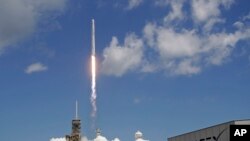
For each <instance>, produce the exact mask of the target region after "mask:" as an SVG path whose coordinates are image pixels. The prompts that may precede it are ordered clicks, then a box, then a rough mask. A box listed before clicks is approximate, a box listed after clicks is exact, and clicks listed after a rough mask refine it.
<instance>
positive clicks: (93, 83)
mask: <svg viewBox="0 0 250 141" xmlns="http://www.w3.org/2000/svg"><path fill="white" fill-rule="evenodd" d="M96 98H97V95H96V58H95V21H94V19H92V36H91V97H90V101H91V105H92V113H91V116H92V117H93V118H94V119H95V117H96V111H97V106H96Z"/></svg>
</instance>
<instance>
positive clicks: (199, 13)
mask: <svg viewBox="0 0 250 141" xmlns="http://www.w3.org/2000/svg"><path fill="white" fill-rule="evenodd" d="M232 3H233V0H192V4H191V5H192V15H193V19H194V21H195V22H196V23H199V24H205V25H204V27H205V29H206V30H210V29H211V28H212V27H213V25H214V24H215V23H219V22H223V21H224V20H223V19H221V17H220V15H221V10H220V8H221V7H224V8H229V7H230V5H231V4H232Z"/></svg>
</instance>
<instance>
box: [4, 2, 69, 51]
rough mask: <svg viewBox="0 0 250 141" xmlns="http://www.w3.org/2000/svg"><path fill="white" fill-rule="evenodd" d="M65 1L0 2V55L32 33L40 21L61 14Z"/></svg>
mask: <svg viewBox="0 0 250 141" xmlns="http://www.w3.org/2000/svg"><path fill="white" fill-rule="evenodd" d="M65 4H66V0H35V1H34V0H1V1H0V21H1V23H0V54H1V53H3V52H4V51H5V49H6V48H7V47H9V46H11V45H15V44H16V43H17V42H18V41H21V40H23V39H24V38H26V37H28V36H29V35H31V34H32V33H34V32H35V31H36V30H37V28H38V24H40V23H41V21H42V20H45V21H47V20H49V19H48V17H49V15H51V14H54V13H55V12H56V13H58V12H62V11H63V9H64V7H65Z"/></svg>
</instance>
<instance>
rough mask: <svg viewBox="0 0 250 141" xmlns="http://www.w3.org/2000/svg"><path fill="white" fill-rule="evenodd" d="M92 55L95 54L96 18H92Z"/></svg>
mask: <svg viewBox="0 0 250 141" xmlns="http://www.w3.org/2000/svg"><path fill="white" fill-rule="evenodd" d="M91 55H93V56H95V20H94V19H92V37H91Z"/></svg>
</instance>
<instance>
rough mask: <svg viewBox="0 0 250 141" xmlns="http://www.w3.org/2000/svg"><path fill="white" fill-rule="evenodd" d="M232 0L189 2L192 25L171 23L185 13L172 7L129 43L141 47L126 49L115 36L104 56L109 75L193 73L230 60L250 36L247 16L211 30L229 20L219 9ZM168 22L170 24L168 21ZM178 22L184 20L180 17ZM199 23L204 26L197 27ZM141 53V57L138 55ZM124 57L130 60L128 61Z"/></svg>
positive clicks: (146, 26)
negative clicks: (128, 73) (162, 19)
mask: <svg viewBox="0 0 250 141" xmlns="http://www.w3.org/2000/svg"><path fill="white" fill-rule="evenodd" d="M157 2H158V4H159V3H160V2H161V3H162V4H170V5H171V2H172V7H174V6H173V5H174V4H176V3H178V2H180V3H181V2H182V3H181V4H183V3H184V2H187V1H184V0H183V1H178V2H176V1H175V2H174V1H167V0H158V1H157ZM232 3H233V0H192V1H190V6H191V7H190V8H191V11H192V14H193V17H189V18H190V19H191V20H194V22H193V26H189V27H188V28H185V27H183V26H178V25H179V24H172V23H171V21H172V20H175V19H181V17H182V16H183V12H185V11H181V10H183V9H182V8H181V7H182V6H179V7H178V6H177V7H178V8H176V9H178V10H176V11H179V12H176V13H179V14H174V13H175V12H174V11H175V10H174V8H172V11H170V13H169V14H168V15H167V17H165V18H164V19H165V21H164V22H162V23H156V22H149V23H147V24H146V25H145V26H144V28H143V35H142V37H136V38H135V39H134V40H130V41H131V42H129V44H131V43H132V42H134V44H135V43H136V42H137V44H138V41H140V43H139V44H140V45H139V44H138V46H141V47H138V48H137V49H136V47H134V48H129V50H130V51H127V50H128V47H127V45H126V44H128V43H125V45H124V47H120V46H119V45H118V41H117V38H113V39H112V42H111V45H110V47H107V48H106V49H105V50H104V53H103V54H104V58H105V59H104V61H103V67H104V68H105V67H106V74H109V75H115V76H121V75H123V74H125V73H126V72H128V71H132V70H135V71H140V72H144V73H148V72H151V73H152V72H159V71H163V72H165V73H166V74H168V75H194V74H197V73H200V72H202V70H203V69H205V68H206V67H209V66H213V65H217V66H218V65H222V64H223V63H225V62H227V60H228V59H229V57H230V55H231V54H232V52H233V50H234V48H235V47H237V43H238V42H240V41H246V40H249V39H250V27H249V26H248V25H247V24H245V22H246V20H247V17H248V16H244V17H243V18H242V20H241V21H237V22H235V23H234V24H233V25H232V27H233V26H235V27H236V28H234V29H233V30H231V29H230V30H227V29H226V28H224V29H223V30H221V31H218V30H214V31H211V32H209V31H210V30H211V29H213V28H214V24H221V25H223V24H224V22H225V21H226V20H224V18H223V17H222V14H221V9H220V8H221V7H224V8H225V9H228V8H230V5H231V4H232ZM177 5H178V4H177ZM180 13H181V14H180ZM180 15H182V16H180ZM166 18H167V20H166ZM166 21H167V23H168V24H165V22H166ZM178 22H185V21H184V20H178ZM197 24H198V25H201V27H199V28H197ZM200 29H201V30H200ZM204 31H206V32H204ZM126 38H128V36H127V37H126ZM125 40H126V39H125ZM112 44H113V45H112ZM111 46H114V47H111ZM132 50H133V51H132ZM117 52H118V53H117ZM129 52H133V53H129ZM138 54H139V56H136V55H138ZM111 56H113V57H111ZM134 57H137V59H135V58H134ZM132 58H133V59H132ZM122 60H128V63H126V62H127V61H122ZM131 60H137V61H131ZM129 62H130V63H129ZM131 62H133V63H131ZM126 64H127V65H126ZM107 70H108V71H107ZM135 102H136V101H135Z"/></svg>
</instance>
